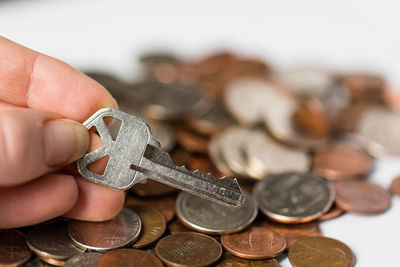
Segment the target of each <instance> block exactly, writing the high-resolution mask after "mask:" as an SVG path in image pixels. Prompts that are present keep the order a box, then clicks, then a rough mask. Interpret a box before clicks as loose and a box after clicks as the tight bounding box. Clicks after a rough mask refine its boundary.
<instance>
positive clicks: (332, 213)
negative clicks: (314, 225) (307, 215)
mask: <svg viewBox="0 0 400 267" xmlns="http://www.w3.org/2000/svg"><path fill="white" fill-rule="evenodd" d="M343 213H344V210H343V209H341V208H339V207H338V206H337V205H336V204H333V205H332V207H331V208H330V209H329V210H328V211H327V212H325V213H324V214H322V215H321V216H319V217H318V220H320V221H327V220H330V219H333V218H336V217H338V216H340V215H342V214H343Z"/></svg>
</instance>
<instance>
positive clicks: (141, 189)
mask: <svg viewBox="0 0 400 267" xmlns="http://www.w3.org/2000/svg"><path fill="white" fill-rule="evenodd" d="M132 191H133V192H134V193H135V194H137V195H139V196H141V197H155V196H164V195H168V194H171V193H173V192H175V191H176V189H175V188H173V187H171V186H169V185H166V184H162V183H159V182H157V181H154V180H151V179H147V182H146V183H145V184H141V183H137V184H135V185H134V186H133V187H132Z"/></svg>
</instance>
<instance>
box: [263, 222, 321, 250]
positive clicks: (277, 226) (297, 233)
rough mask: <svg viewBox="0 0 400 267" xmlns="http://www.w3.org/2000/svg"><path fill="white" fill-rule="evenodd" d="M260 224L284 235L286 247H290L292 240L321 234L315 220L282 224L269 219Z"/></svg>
mask: <svg viewBox="0 0 400 267" xmlns="http://www.w3.org/2000/svg"><path fill="white" fill-rule="evenodd" d="M261 225H263V226H265V227H267V228H268V229H271V230H273V231H275V232H277V233H280V234H281V235H282V236H284V237H285V239H286V242H287V247H288V248H290V247H291V246H292V245H293V244H294V242H296V241H297V240H299V239H302V238H304V237H307V236H322V232H321V229H320V228H319V224H318V223H316V222H308V223H298V224H283V223H278V222H273V221H270V220H264V221H263V222H262V223H261Z"/></svg>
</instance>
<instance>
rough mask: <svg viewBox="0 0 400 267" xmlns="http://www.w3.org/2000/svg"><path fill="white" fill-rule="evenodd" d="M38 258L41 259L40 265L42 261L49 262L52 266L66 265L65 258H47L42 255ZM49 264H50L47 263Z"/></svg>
mask: <svg viewBox="0 0 400 267" xmlns="http://www.w3.org/2000/svg"><path fill="white" fill-rule="evenodd" d="M38 258H39V259H40V260H41V261H40V263H41V264H40V265H42V263H46V264H49V265H50V266H54V265H55V266H64V265H65V261H63V260H57V259H53V258H46V257H41V256H38ZM45 266H48V265H45Z"/></svg>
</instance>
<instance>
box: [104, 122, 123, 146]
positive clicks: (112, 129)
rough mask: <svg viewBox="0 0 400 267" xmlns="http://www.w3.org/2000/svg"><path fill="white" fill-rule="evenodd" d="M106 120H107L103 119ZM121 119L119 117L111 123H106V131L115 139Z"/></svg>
mask: <svg viewBox="0 0 400 267" xmlns="http://www.w3.org/2000/svg"><path fill="white" fill-rule="evenodd" d="M105 122H107V121H105ZM121 125H122V121H121V120H119V119H115V118H114V119H113V120H112V121H111V123H110V124H109V125H108V131H109V132H110V135H111V139H112V140H113V141H115V140H116V139H117V136H118V134H119V131H120V129H121Z"/></svg>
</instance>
